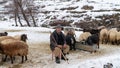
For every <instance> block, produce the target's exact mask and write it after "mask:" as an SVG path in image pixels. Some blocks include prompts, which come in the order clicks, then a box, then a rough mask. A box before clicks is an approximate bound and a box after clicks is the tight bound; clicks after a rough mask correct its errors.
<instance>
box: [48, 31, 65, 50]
mask: <svg viewBox="0 0 120 68" xmlns="http://www.w3.org/2000/svg"><path fill="white" fill-rule="evenodd" d="M64 44H66V41H65V36H64V34H63V33H62V32H61V33H60V34H58V33H57V32H56V30H55V31H54V32H53V33H52V34H51V35H50V48H51V50H52V51H53V50H54V48H55V47H57V45H62V46H63V45H64Z"/></svg>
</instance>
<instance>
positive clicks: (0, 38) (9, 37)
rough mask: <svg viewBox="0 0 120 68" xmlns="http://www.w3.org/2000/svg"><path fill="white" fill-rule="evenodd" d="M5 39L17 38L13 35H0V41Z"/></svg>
mask: <svg viewBox="0 0 120 68" xmlns="http://www.w3.org/2000/svg"><path fill="white" fill-rule="evenodd" d="M5 39H15V38H14V37H12V36H1V37H0V42H1V41H3V40H5Z"/></svg>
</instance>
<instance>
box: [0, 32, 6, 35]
mask: <svg viewBox="0 0 120 68" xmlns="http://www.w3.org/2000/svg"><path fill="white" fill-rule="evenodd" d="M7 35H8V33H7V32H4V33H0V36H7Z"/></svg>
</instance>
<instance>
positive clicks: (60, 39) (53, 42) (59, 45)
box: [50, 24, 69, 63]
mask: <svg viewBox="0 0 120 68" xmlns="http://www.w3.org/2000/svg"><path fill="white" fill-rule="evenodd" d="M55 29H56V30H55V31H54V32H53V33H51V35H50V49H51V51H52V52H53V53H54V54H55V59H56V63H60V57H61V56H60V54H61V51H62V52H63V54H64V55H66V54H67V53H68V51H69V46H68V45H66V40H65V36H64V34H63V33H62V26H61V25H59V24H58V25H57V26H56V28H55ZM62 59H64V57H63V56H62Z"/></svg>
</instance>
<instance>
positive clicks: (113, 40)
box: [108, 28, 118, 44]
mask: <svg viewBox="0 0 120 68" xmlns="http://www.w3.org/2000/svg"><path fill="white" fill-rule="evenodd" d="M117 32H118V31H117V29H116V28H112V29H110V30H109V32H108V41H109V42H110V43H111V44H115V43H116V34H117Z"/></svg>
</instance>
